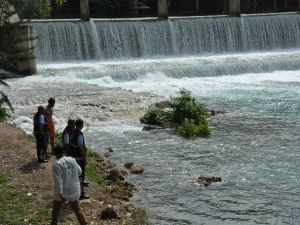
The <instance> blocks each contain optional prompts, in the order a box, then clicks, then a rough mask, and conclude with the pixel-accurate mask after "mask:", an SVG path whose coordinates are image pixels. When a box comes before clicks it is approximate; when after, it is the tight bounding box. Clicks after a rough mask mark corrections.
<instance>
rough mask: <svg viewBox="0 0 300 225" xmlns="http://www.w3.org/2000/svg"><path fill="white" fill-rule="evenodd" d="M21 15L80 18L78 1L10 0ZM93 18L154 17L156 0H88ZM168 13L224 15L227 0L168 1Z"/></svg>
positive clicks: (247, 7)
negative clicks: (61, 3)
mask: <svg viewBox="0 0 300 225" xmlns="http://www.w3.org/2000/svg"><path fill="white" fill-rule="evenodd" d="M10 1H11V2H12V3H13V4H15V6H16V8H17V10H18V11H19V14H20V15H21V17H23V18H49V17H51V18H80V0H66V2H65V3H64V4H63V5H62V6H59V5H57V4H56V0H10ZM89 3H90V15H91V17H94V18H114V17H146V16H153V17H156V16H157V0H89ZM168 8H169V16H196V15H224V14H228V0H185V1H183V0H168ZM298 8H299V7H298V0H241V13H245V14H251V13H272V12H289V11H298Z"/></svg>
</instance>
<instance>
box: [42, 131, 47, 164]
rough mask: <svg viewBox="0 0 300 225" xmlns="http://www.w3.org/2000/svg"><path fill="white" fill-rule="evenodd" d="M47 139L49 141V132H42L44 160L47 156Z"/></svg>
mask: <svg viewBox="0 0 300 225" xmlns="http://www.w3.org/2000/svg"><path fill="white" fill-rule="evenodd" d="M48 141H49V134H48V133H44V134H43V153H42V155H43V159H44V160H46V159H47V158H48V152H47V150H48Z"/></svg>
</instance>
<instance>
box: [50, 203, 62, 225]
mask: <svg viewBox="0 0 300 225" xmlns="http://www.w3.org/2000/svg"><path fill="white" fill-rule="evenodd" d="M62 203H63V202H60V201H53V207H52V221H51V225H57V222H58V216H59V211H60V208H61V205H62Z"/></svg>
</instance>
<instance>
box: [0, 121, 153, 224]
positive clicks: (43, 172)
mask: <svg viewBox="0 0 300 225" xmlns="http://www.w3.org/2000/svg"><path fill="white" fill-rule="evenodd" d="M0 158H1V162H0V164H1V167H0V193H1V194H0V200H1V202H2V204H1V206H0V224H5V225H10V224H32V225H34V224H36V225H44V224H45V225H46V224H49V223H50V218H51V207H52V192H53V191H52V187H53V183H52V182H53V181H52V174H51V166H52V163H53V161H54V160H55V157H54V156H52V157H51V158H50V160H49V162H48V163H42V164H40V163H37V160H36V153H35V141H34V139H33V138H32V137H30V136H28V135H27V134H25V133H24V132H23V131H21V130H20V129H17V128H15V127H12V126H9V125H7V124H4V123H0ZM89 165H90V166H91V167H93V168H94V169H93V168H92V169H90V171H97V172H98V175H97V176H96V178H95V175H93V174H91V175H90V176H89V177H90V178H91V179H90V180H89V182H90V186H89V187H88V188H86V192H87V193H88V194H89V195H90V196H91V199H89V200H84V201H81V204H82V206H83V209H84V211H85V212H86V214H87V217H88V220H89V222H90V224H94V225H97V224H136V225H142V224H147V218H146V213H145V210H144V209H139V208H136V207H134V206H133V205H132V204H131V203H129V201H128V200H129V197H130V196H132V192H133V191H134V189H135V188H134V186H133V185H132V184H130V183H129V182H126V181H124V180H119V179H106V178H107V177H109V176H107V175H108V174H107V172H105V171H107V170H108V169H109V168H112V167H113V166H114V164H113V163H112V162H110V161H109V160H107V159H105V157H102V156H98V155H95V154H92V153H91V154H90V155H89ZM97 177H98V178H97ZM99 179H100V180H99ZM112 211H113V213H112ZM105 212H108V213H110V214H108V215H107V214H104V213H105ZM111 217H114V218H111ZM60 218H61V219H60V224H63V225H67V224H77V222H76V217H75V215H74V213H72V211H71V209H70V208H68V205H65V206H64V207H63V210H62V212H61V217H60ZM109 218H110V219H109Z"/></svg>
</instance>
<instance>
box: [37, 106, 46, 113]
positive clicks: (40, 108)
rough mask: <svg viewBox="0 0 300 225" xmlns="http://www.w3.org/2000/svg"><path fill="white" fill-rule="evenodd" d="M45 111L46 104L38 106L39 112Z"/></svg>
mask: <svg viewBox="0 0 300 225" xmlns="http://www.w3.org/2000/svg"><path fill="white" fill-rule="evenodd" d="M44 111H45V108H44V106H41V105H40V106H39V107H38V113H39V114H42V113H44Z"/></svg>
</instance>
